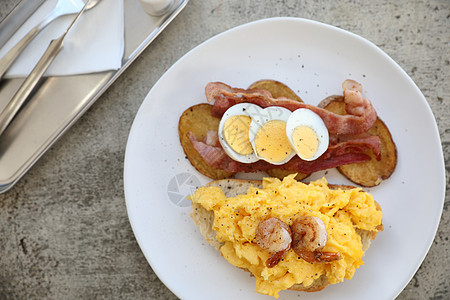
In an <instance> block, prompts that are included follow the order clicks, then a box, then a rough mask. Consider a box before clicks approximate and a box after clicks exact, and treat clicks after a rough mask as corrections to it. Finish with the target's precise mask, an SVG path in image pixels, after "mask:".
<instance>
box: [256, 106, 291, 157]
mask: <svg viewBox="0 0 450 300" xmlns="http://www.w3.org/2000/svg"><path fill="white" fill-rule="evenodd" d="M290 115H291V112H290V111H289V110H288V109H286V108H283V107H278V106H271V107H267V108H265V109H262V110H261V113H260V114H259V115H253V116H252V118H253V120H252V122H251V124H250V131H249V138H250V143H251V145H252V146H253V149H254V150H255V155H256V157H258V158H260V159H263V160H265V161H267V162H269V163H271V164H274V165H282V164H284V163H286V162H288V161H289V160H290V159H291V158H292V157H293V156H294V155H295V152H294V150H293V149H292V147H291V145H290V143H289V140H288V139H287V136H286V122H287V120H288V118H289V116H290Z"/></svg>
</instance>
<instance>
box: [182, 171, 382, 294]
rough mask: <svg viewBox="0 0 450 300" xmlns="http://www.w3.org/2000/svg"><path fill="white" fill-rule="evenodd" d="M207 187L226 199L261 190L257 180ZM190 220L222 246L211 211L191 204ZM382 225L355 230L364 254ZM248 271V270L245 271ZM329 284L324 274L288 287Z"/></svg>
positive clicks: (310, 289) (299, 288) (220, 182)
mask: <svg viewBox="0 0 450 300" xmlns="http://www.w3.org/2000/svg"><path fill="white" fill-rule="evenodd" d="M207 186H209V187H219V188H220V189H221V190H222V191H223V192H224V194H225V196H226V197H227V198H231V197H236V196H238V195H244V194H246V193H247V191H248V190H249V188H251V187H252V186H253V187H256V188H258V189H259V188H262V181H259V180H240V179H222V180H216V181H212V182H210V183H209V184H208V185H207ZM328 186H329V187H330V189H333V190H334V189H341V190H347V189H352V188H353V187H351V186H340V185H331V184H329V185H328ZM375 206H376V210H378V211H381V207H380V206H379V204H378V203H377V202H375ZM190 215H191V218H192V219H193V220H194V222H195V224H196V225H197V226H198V227H199V229H200V232H201V234H202V235H203V237H204V238H205V240H206V241H207V242H208V243H209V244H210V245H212V246H214V247H215V248H216V249H217V250H218V251H220V248H221V247H222V246H223V245H224V243H221V242H219V241H218V240H217V238H216V231H215V230H214V229H213V224H214V218H215V217H214V212H213V210H207V209H205V208H204V207H203V206H202V205H200V204H198V203H193V204H192V212H191V214H190ZM382 230H383V227H382V224H380V225H379V226H377V228H376V230H362V229H356V233H357V234H358V235H359V237H360V239H361V242H362V251H363V252H365V251H367V249H368V248H369V246H370V243H371V241H372V240H373V239H375V237H376V235H377V233H378V232H379V231H382ZM222 255H223V254H222ZM244 270H246V269H245V268H244ZM246 271H249V270H246ZM329 284H330V282H329V280H328V278H327V276H326V275H325V274H323V275H321V276H320V277H318V278H316V279H315V280H314V281H313V283H312V284H310V285H308V286H307V287H305V286H304V285H303V284H294V285H292V286H290V287H289V288H288V289H289V290H295V291H305V292H316V291H320V290H322V289H323V288H325V287H326V286H327V285H329Z"/></svg>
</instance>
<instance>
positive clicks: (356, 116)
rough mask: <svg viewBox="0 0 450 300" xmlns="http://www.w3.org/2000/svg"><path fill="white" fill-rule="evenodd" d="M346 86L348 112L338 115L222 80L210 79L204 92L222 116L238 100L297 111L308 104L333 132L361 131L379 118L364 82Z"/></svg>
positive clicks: (239, 101)
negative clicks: (234, 85) (232, 85)
mask: <svg viewBox="0 0 450 300" xmlns="http://www.w3.org/2000/svg"><path fill="white" fill-rule="evenodd" d="M342 87H343V89H344V102H345V104H346V105H345V109H346V111H347V113H348V115H338V114H335V113H332V112H330V111H328V110H325V109H323V108H320V107H317V106H314V105H310V104H305V103H302V102H298V101H295V100H291V99H288V98H285V97H280V98H276V99H275V98H273V97H271V96H269V95H268V94H267V93H264V92H262V91H258V90H244V89H239V88H232V87H230V86H229V85H226V84H224V83H221V82H210V83H208V84H207V85H206V88H205V93H206V99H207V100H208V102H212V101H214V107H213V114H214V115H215V116H218V117H220V116H222V115H223V114H224V113H225V111H226V110H227V109H228V108H230V107H231V106H233V105H235V104H238V103H245V102H248V103H253V104H256V105H258V106H260V107H262V108H266V107H269V106H281V107H284V108H287V109H289V110H290V111H294V110H296V109H299V108H307V109H310V110H312V111H313V112H315V113H316V114H318V115H319V116H320V117H321V118H322V120H323V121H324V123H325V126H326V127H327V128H328V131H329V133H330V134H336V135H340V134H359V133H363V132H366V131H367V130H368V129H369V128H370V127H372V125H373V123H374V122H375V121H376V119H377V113H376V111H375V109H374V108H373V106H372V104H371V103H370V101H369V100H367V99H365V98H364V97H363V96H362V94H361V92H362V86H361V85H360V84H359V83H357V82H356V81H353V80H346V81H345V82H344V83H343V84H342Z"/></svg>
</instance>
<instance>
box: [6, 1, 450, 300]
mask: <svg viewBox="0 0 450 300" xmlns="http://www.w3.org/2000/svg"><path fill="white" fill-rule="evenodd" d="M126 1H128V0H126ZM18 2H19V0H2V1H0V19H1V18H3V17H5V16H6V14H7V13H8V12H9V11H10V10H11V9H12V8H13V7H14V6H15V5H16V4H17V3H18ZM275 16H292V17H302V18H307V19H312V20H316V21H320V22H323V23H327V24H330V25H334V26H337V27H339V28H343V29H346V30H349V31H351V32H353V33H355V34H358V35H360V36H362V37H364V38H366V39H368V40H370V41H372V42H373V43H375V44H376V45H377V46H379V47H380V48H381V49H382V50H383V51H385V52H386V53H387V54H388V55H389V56H391V57H392V58H393V59H394V60H395V61H396V62H397V63H398V64H399V65H400V66H401V67H402V68H403V69H404V70H405V71H406V72H407V73H408V75H409V76H411V78H412V79H413V80H414V82H415V83H416V84H417V85H418V87H419V88H420V89H421V91H422V93H423V94H424V95H425V97H426V99H427V101H428V103H429V105H430V106H431V109H432V111H433V113H434V115H435V117H436V121H437V124H438V126H439V132H440V135H441V140H442V146H443V149H444V156H445V160H446V170H447V171H446V173H447V188H448V187H450V183H449V179H448V178H449V177H448V175H449V174H448V172H449V171H450V113H449V112H450V100H449V99H450V88H449V85H448V83H449V79H450V51H449V50H450V48H449V47H450V46H449V42H450V2H449V1H448V0H429V1H428V0H411V1H367V0H365V1H324V0H319V1H312V0H306V1H297V0H280V1H268V0H266V1H263V0H254V1H249V0H228V1H222V0H208V1H204V0H191V1H190V2H189V3H188V5H187V6H186V8H185V9H184V10H183V11H182V12H181V14H180V15H179V16H178V17H177V18H176V19H175V20H174V21H173V22H172V23H171V24H170V25H169V26H168V28H167V29H166V30H165V31H164V32H162V34H161V35H160V36H159V37H158V38H157V39H156V40H155V41H154V42H153V43H152V44H151V45H150V47H149V48H148V49H147V50H146V51H144V52H143V53H142V55H140V56H139V57H138V58H137V60H136V61H135V62H134V63H133V64H132V65H131V66H130V67H129V68H128V69H127V70H126V71H125V72H124V74H122V75H121V76H120V78H119V79H118V80H117V81H116V82H115V83H114V84H113V85H112V86H111V87H110V88H109V89H108V90H107V91H106V92H105V93H104V94H103V96H101V97H100V98H99V99H98V101H97V102H96V103H95V104H94V105H93V106H92V107H91V108H90V110H89V111H87V113H86V114H85V115H84V116H83V117H82V118H81V119H80V120H79V121H78V122H77V123H76V124H75V125H74V126H73V127H72V128H71V129H70V130H69V131H68V132H67V133H66V134H65V135H64V136H63V137H62V138H61V139H60V140H59V141H58V142H57V143H56V144H55V145H54V146H53V147H52V148H51V149H50V150H49V151H48V152H47V153H46V154H45V155H44V156H43V157H42V158H41V159H40V160H39V161H38V162H37V163H36V165H35V166H34V167H33V168H32V169H31V170H30V171H29V172H28V173H27V174H26V175H25V176H24V177H23V178H22V179H21V180H20V181H19V182H18V183H17V184H16V185H15V186H14V187H13V188H12V189H11V190H9V191H8V192H6V193H4V194H1V195H0V299H32V298H39V299H43V298H44V299H97V298H104V299H118V298H120V299H177V297H176V296H175V295H173V294H172V293H171V292H170V291H169V290H168V289H167V288H166V287H165V286H164V284H163V283H162V282H161V281H160V280H159V279H158V277H157V276H156V275H155V274H154V272H153V271H152V269H151V267H150V266H149V265H148V263H147V261H146V259H145V258H144V256H143V254H142V252H141V250H140V248H139V246H138V244H137V242H136V240H135V238H134V236H133V232H132V230H131V227H130V223H129V221H128V217H127V212H126V207H125V199H124V192H123V175H122V174H123V159H124V153H125V148H126V142H127V137H128V132H129V130H130V127H131V124H132V122H133V119H134V117H135V114H136V112H137V111H138V109H139V106H140V104H141V103H142V101H143V99H144V97H145V96H146V94H147V93H148V91H149V90H150V89H151V87H152V86H153V84H154V83H155V82H156V81H157V80H158V79H159V78H160V77H161V76H162V75H163V74H164V72H165V71H166V70H167V69H168V68H169V67H170V66H171V65H172V64H174V63H175V62H176V61H177V60H178V59H179V58H180V57H181V56H183V55H184V54H185V53H186V52H187V51H189V50H191V49H192V48H194V47H195V46H197V45H198V44H200V43H201V42H203V41H205V40H207V39H208V38H210V37H212V36H214V35H216V34H218V33H220V32H223V31H225V30H227V29H229V28H232V27H235V26H237V25H241V24H244V23H247V22H250V21H254V20H258V19H262V18H267V17H275ZM181 37H182V38H181ZM411 163H414V162H411ZM417 172H420V170H417ZM447 190H448V189H447ZM449 204H450V196H449V193H448V192H447V195H446V198H445V205H444V210H443V215H442V219H441V222H440V226H439V229H438V232H437V235H436V237H435V240H434V242H433V244H432V246H431V249H430V251H429V253H428V255H427V256H426V258H425V260H424V262H423V264H422V265H421V267H420V268H419V270H418V271H417V273H416V274H415V276H414V277H413V279H412V280H411V281H410V282H409V284H408V285H407V286H406V287H405V289H404V290H403V292H402V293H401V294H400V295H399V296H398V299H450V276H449V274H450V257H449V251H448V249H449V248H450V243H449V240H448V239H449V235H450V234H449V233H450V212H449ZM412 234H413V233H412ZM387 272H388V270H387Z"/></svg>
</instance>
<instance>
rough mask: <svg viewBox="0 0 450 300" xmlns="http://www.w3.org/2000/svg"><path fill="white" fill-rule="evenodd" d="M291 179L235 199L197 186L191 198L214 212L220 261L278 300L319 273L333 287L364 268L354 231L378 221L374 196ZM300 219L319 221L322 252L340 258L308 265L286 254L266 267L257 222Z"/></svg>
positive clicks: (271, 181) (373, 228) (271, 180)
mask: <svg viewBox="0 0 450 300" xmlns="http://www.w3.org/2000/svg"><path fill="white" fill-rule="evenodd" d="M294 176H295V174H294V175H290V176H288V177H286V178H285V179H284V180H283V181H280V180H279V179H276V178H265V179H264V180H263V188H262V189H258V188H255V187H251V188H250V189H249V190H248V192H247V194H246V195H239V196H237V197H234V198H226V196H225V194H224V193H223V191H222V190H221V189H220V188H219V187H201V188H199V189H198V190H197V191H196V192H195V193H194V195H192V196H191V197H190V199H191V200H192V202H193V203H199V204H200V205H202V206H203V207H204V208H206V209H207V210H213V211H214V224H213V229H214V230H215V231H216V232H217V235H216V238H217V239H218V240H219V241H220V242H223V243H224V244H223V246H222V247H221V248H220V251H221V253H222V255H223V257H224V258H225V259H226V260H227V261H228V262H229V263H231V264H233V265H234V266H236V267H239V268H244V269H248V270H249V271H250V272H251V273H252V274H253V276H254V277H255V279H256V292H258V293H261V294H266V295H270V296H274V297H276V298H278V293H279V292H280V291H281V290H284V289H288V288H289V287H291V286H292V285H294V284H303V286H305V287H307V286H309V285H311V284H312V283H313V281H314V280H315V279H317V278H319V277H320V276H322V275H326V276H327V278H328V281H329V283H332V284H334V283H338V282H341V281H344V279H351V278H352V277H353V274H354V273H355V270H356V269H357V268H358V267H359V266H361V265H362V264H363V261H362V256H363V254H364V252H363V250H362V243H361V238H360V236H359V235H358V234H357V233H356V231H355V229H357V228H359V229H364V230H371V231H377V229H376V227H377V226H378V225H380V224H381V219H382V213H381V211H379V210H377V208H376V204H375V202H374V199H373V197H372V195H370V194H368V193H366V192H363V191H362V190H361V189H360V188H354V189H351V190H341V189H338V190H332V189H330V188H329V187H328V185H327V181H326V179H325V178H323V179H321V180H317V181H313V182H311V183H309V184H308V185H307V184H304V183H301V182H297V181H296V180H295V179H294ZM301 215H309V216H316V217H319V218H320V219H322V221H323V222H324V223H325V225H326V228H327V234H328V240H327V244H326V245H325V248H324V249H323V250H322V251H324V252H339V253H340V254H341V256H342V259H340V260H337V261H333V262H330V263H313V264H311V263H308V262H306V261H304V260H303V259H301V258H299V257H297V255H296V254H295V253H294V252H293V251H292V250H289V253H288V254H287V255H286V256H285V257H284V259H283V260H282V261H280V263H278V264H277V265H276V266H275V267H273V268H268V267H266V265H265V262H266V260H267V259H268V258H269V257H270V255H271V253H269V252H268V251H265V250H262V249H261V248H260V247H259V246H258V245H257V244H256V240H255V234H256V227H257V226H258V224H259V222H260V221H262V220H264V219H266V218H268V217H269V216H270V217H277V218H279V219H281V220H282V221H284V222H285V223H286V224H288V225H291V224H292V222H293V221H294V220H295V218H296V217H297V216H301Z"/></svg>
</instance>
